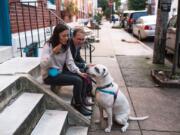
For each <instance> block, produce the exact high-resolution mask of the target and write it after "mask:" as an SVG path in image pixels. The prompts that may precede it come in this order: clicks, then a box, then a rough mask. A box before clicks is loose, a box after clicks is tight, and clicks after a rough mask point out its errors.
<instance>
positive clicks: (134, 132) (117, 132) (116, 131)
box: [88, 130, 141, 135]
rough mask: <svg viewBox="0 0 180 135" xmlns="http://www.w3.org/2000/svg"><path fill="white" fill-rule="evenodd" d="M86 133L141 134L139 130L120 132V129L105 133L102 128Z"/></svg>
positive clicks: (102, 134) (99, 134)
mask: <svg viewBox="0 0 180 135" xmlns="http://www.w3.org/2000/svg"><path fill="white" fill-rule="evenodd" d="M88 135H141V133H140V131H136V130H132V131H131V130H128V131H126V132H125V133H122V132H121V131H120V130H112V131H111V133H105V132H104V131H103V130H97V131H96V132H89V134H88Z"/></svg>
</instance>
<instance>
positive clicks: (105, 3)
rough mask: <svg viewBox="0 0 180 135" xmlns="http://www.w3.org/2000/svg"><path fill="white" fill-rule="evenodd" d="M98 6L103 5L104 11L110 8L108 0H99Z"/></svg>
mask: <svg viewBox="0 0 180 135" xmlns="http://www.w3.org/2000/svg"><path fill="white" fill-rule="evenodd" d="M98 7H101V8H102V11H103V12H104V11H105V10H106V9H107V8H109V6H108V0H98Z"/></svg>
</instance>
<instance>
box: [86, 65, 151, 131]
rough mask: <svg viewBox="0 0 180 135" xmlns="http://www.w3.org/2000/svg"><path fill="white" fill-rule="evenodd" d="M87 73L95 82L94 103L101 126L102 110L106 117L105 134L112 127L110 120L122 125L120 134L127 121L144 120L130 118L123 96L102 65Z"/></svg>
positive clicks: (128, 108)
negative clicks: (96, 105) (98, 111)
mask: <svg viewBox="0 0 180 135" xmlns="http://www.w3.org/2000/svg"><path fill="white" fill-rule="evenodd" d="M87 73H88V74H89V75H90V76H91V77H93V78H94V79H95V80H96V85H97V88H96V102H97V104H98V106H99V110H100V121H101V125H103V121H104V120H103V110H105V112H106V113H107V116H108V126H107V128H106V129H105V132H110V131H111V127H112V121H113V120H112V118H113V116H114V119H115V121H116V122H117V123H118V124H120V125H123V127H122V128H121V130H122V132H125V131H126V130H127V128H128V126H129V123H128V119H129V120H145V119H147V118H148V116H145V117H131V116H129V114H130V106H129V103H128V100H127V98H126V97H125V95H124V94H123V93H122V92H121V91H120V90H119V88H118V85H117V84H116V83H114V82H113V79H112V77H111V75H110V73H109V72H108V69H107V68H106V67H105V66H104V65H100V64H98V65H94V66H91V67H89V69H88V70H87Z"/></svg>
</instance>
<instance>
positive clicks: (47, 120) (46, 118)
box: [31, 110, 68, 135]
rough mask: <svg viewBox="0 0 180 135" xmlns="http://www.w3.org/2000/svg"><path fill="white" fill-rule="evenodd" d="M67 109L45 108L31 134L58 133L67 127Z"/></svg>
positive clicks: (47, 134) (52, 134)
mask: <svg viewBox="0 0 180 135" xmlns="http://www.w3.org/2000/svg"><path fill="white" fill-rule="evenodd" d="M67 114H68V113H67V111H59V110H46V111H45V113H44V114H43V116H42V117H41V119H40V121H39V122H38V124H37V126H36V127H35V129H34V130H33V132H32V133H31V135H60V134H64V133H65V131H66V127H67Z"/></svg>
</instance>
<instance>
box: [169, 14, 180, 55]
mask: <svg viewBox="0 0 180 135" xmlns="http://www.w3.org/2000/svg"><path fill="white" fill-rule="evenodd" d="M176 23H177V15H175V16H173V17H171V18H170V20H169V22H168V28H167V35H166V52H167V53H171V54H174V52H175V43H176Z"/></svg>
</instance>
